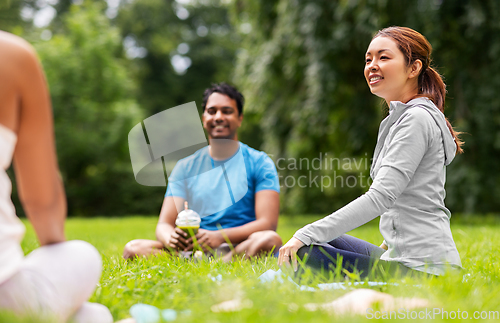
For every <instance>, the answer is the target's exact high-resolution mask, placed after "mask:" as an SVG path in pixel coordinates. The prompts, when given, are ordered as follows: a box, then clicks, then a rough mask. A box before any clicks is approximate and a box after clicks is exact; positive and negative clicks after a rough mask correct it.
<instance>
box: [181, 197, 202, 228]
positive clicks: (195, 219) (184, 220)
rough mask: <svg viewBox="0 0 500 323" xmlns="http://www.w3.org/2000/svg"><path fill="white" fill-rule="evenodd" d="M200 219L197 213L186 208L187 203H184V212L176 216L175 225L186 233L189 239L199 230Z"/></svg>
mask: <svg viewBox="0 0 500 323" xmlns="http://www.w3.org/2000/svg"><path fill="white" fill-rule="evenodd" d="M200 222H201V218H200V215H199V214H198V213H196V212H195V211H193V210H190V209H189V208H188V202H187V201H186V202H184V210H183V211H182V212H180V213H179V215H177V220H175V225H176V226H177V227H178V228H179V229H181V230H182V231H184V232H186V233H187V234H188V235H189V236H190V237H193V236H195V235H196V234H197V233H198V229H199V228H200Z"/></svg>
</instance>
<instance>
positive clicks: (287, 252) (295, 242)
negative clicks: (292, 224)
mask: <svg viewBox="0 0 500 323" xmlns="http://www.w3.org/2000/svg"><path fill="white" fill-rule="evenodd" d="M302 246H304V243H303V242H302V241H300V240H299V239H297V238H293V237H292V239H290V240H289V241H288V242H287V243H286V244H285V245H284V246H283V247H281V248H280V254H279V256H278V265H280V266H281V265H283V264H287V265H289V264H290V259H291V260H292V266H293V270H294V271H297V267H298V266H297V250H299V249H300V247H302Z"/></svg>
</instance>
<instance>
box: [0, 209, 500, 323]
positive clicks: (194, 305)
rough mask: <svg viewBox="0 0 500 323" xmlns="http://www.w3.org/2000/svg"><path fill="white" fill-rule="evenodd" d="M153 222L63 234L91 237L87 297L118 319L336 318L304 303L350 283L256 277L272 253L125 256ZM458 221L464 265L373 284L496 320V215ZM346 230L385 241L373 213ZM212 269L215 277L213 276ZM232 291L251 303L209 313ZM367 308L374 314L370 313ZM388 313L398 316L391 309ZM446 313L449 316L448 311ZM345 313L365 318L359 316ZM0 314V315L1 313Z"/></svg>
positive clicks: (28, 242) (78, 226) (30, 239)
mask: <svg viewBox="0 0 500 323" xmlns="http://www.w3.org/2000/svg"><path fill="white" fill-rule="evenodd" d="M317 218H319V217H318V216H309V217H306V216H296V217H285V216H282V217H281V219H280V224H279V228H278V233H279V234H280V235H281V236H282V237H283V240H284V241H287V240H288V239H289V238H290V237H291V236H292V235H293V233H294V232H295V230H296V229H298V228H300V227H301V226H303V225H304V224H306V223H308V222H310V221H312V220H315V219H317ZM156 221H157V218H156V217H123V218H118V217H110V218H103V217H101V218H93V219H81V218H70V219H68V221H67V224H66V232H67V237H68V239H81V240H86V241H89V242H90V243H92V244H93V245H94V246H96V248H97V249H98V250H99V251H100V252H101V254H102V256H103V267H104V268H103V273H102V277H101V281H100V284H99V286H98V287H97V289H96V291H95V293H94V295H93V296H92V299H91V301H94V302H99V303H102V304H104V305H106V306H108V307H109V309H110V310H111V312H112V314H113V317H114V318H115V320H118V319H123V318H127V317H130V315H129V309H130V307H131V306H132V305H134V304H137V303H145V304H151V305H155V306H157V307H158V308H160V309H174V310H176V311H177V313H178V317H177V321H182V322H183V323H187V322H214V323H215V322H331V321H333V320H335V319H336V317H335V315H332V314H331V313H327V312H322V311H317V312H310V311H307V310H306V309H305V308H304V305H305V304H307V303H324V302H329V301H333V300H334V299H336V298H337V297H339V296H341V295H343V294H345V293H346V292H348V290H349V288H348V290H330V291H315V292H311V291H302V290H299V289H298V288H297V287H296V286H295V285H293V284H292V283H290V282H288V281H285V282H284V283H279V282H272V283H266V284H262V283H260V281H259V279H258V277H259V276H260V275H261V274H262V273H264V272H265V271H267V270H268V269H274V270H277V269H278V266H277V261H276V259H275V258H272V257H271V258H263V259H259V260H254V261H246V260H237V261H234V262H232V263H230V264H225V263H222V262H221V261H219V260H209V259H202V260H199V261H187V260H182V259H179V258H176V257H173V256H170V255H164V256H159V257H154V258H151V259H138V260H135V261H129V262H127V261H124V260H123V259H122V258H121V252H122V250H123V246H124V245H125V243H126V242H128V241H130V240H132V239H137V238H146V239H154V229H155V226H156ZM455 222H456V223H455ZM455 222H454V223H453V224H452V230H453V235H454V238H455V241H456V244H457V247H458V250H459V252H460V255H461V258H462V263H463V266H464V268H465V269H464V270H463V271H462V272H460V273H450V274H448V275H446V276H444V277H440V278H434V279H429V278H412V279H409V278H404V279H395V280H392V281H389V284H387V285H384V286H378V287H375V288H372V289H375V290H378V291H382V292H386V293H389V294H391V295H394V296H402V297H413V296H415V297H420V298H426V299H428V300H429V301H430V303H431V304H432V305H431V306H429V307H428V310H427V311H428V313H433V312H436V314H435V316H434V320H432V321H441V320H442V314H441V312H442V311H447V312H448V317H450V319H451V318H452V317H453V316H458V317H462V318H463V317H464V316H465V315H467V317H468V318H469V320H470V319H471V318H473V316H474V315H481V314H482V315H483V318H484V317H486V316H487V315H490V318H491V321H498V313H499V311H500V297H498V295H500V266H499V263H498V260H497V259H498V254H500V234H499V232H500V230H499V229H500V222H499V221H498V220H497V218H494V217H490V218H486V217H476V218H471V219H470V220H460V221H455ZM25 223H26V222H25ZM350 234H352V235H354V236H356V237H359V238H363V239H365V240H367V241H369V242H372V243H374V244H380V242H381V241H382V237H381V236H380V233H379V231H378V220H374V221H372V222H370V223H368V224H367V225H365V226H363V227H361V228H358V229H356V230H354V231H352V232H351V233H350ZM22 246H23V249H24V251H25V252H26V253H27V252H29V251H31V250H33V249H34V248H36V247H37V242H36V239H35V236H34V234H33V230H32V228H31V227H30V226H29V224H27V233H26V237H25V239H24V241H23V244H22ZM218 275H220V276H218ZM464 275H465V276H464ZM217 276H218V278H219V279H220V280H219V279H216V277H217ZM464 277H466V279H464ZM339 279H340V278H339V277H338V276H337V277H335V275H333V274H331V275H329V276H322V275H317V274H313V273H312V272H310V271H309V270H306V273H305V274H304V279H303V281H301V282H299V284H307V285H309V286H316V285H317V284H318V283H324V282H333V281H339ZM353 279H354V280H355V278H353ZM392 283H395V284H392ZM356 288H360V286H356ZM236 298H239V299H242V300H245V304H247V306H248V307H247V308H244V309H242V310H240V311H236V312H232V313H214V312H212V310H211V307H212V306H213V305H214V304H218V303H221V302H223V301H227V300H231V299H236ZM376 310H377V309H375V311H376ZM420 311H423V312H420ZM437 311H440V313H439V314H438V313H437ZM459 311H460V312H459ZM464 311H467V312H466V313H464ZM476 311H479V312H481V311H486V312H483V313H475V312H476ZM489 311H491V313H489ZM494 311H496V313H494ZM372 313H373V315H375V312H372ZM403 313H404V315H405V317H412V316H413V318H415V317H416V316H417V315H419V314H420V315H421V316H422V317H424V316H425V309H423V310H415V311H414V312H404V311H402V312H398V313H397V315H398V317H399V318H401V317H402V315H403ZM379 314H383V313H379ZM392 315H393V316H392V317H393V318H394V317H396V313H393V314H392ZM495 315H496V316H495ZM371 317H373V316H371ZM429 317H430V314H427V319H423V320H424V321H425V320H429V319H428V318H429ZM444 318H445V321H446V315H445V316H444ZM341 320H342V321H344V320H345V318H343V319H341ZM348 320H349V321H354V322H357V321H370V320H369V319H368V318H367V317H366V316H364V315H358V316H354V317H350V318H348ZM419 320H420V319H419ZM0 321H2V322H3V320H2V315H0ZM486 321H488V320H486ZM23 322H24V321H23Z"/></svg>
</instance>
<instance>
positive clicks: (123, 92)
mask: <svg viewBox="0 0 500 323" xmlns="http://www.w3.org/2000/svg"><path fill="white" fill-rule="evenodd" d="M63 21H64V26H65V30H64V33H57V34H55V35H54V36H53V37H52V39H50V40H49V41H46V42H39V43H37V44H36V49H37V50H38V53H39V55H40V58H41V61H42V64H43V66H44V69H45V71H46V74H47V79H48V82H49V85H50V93H51V97H52V103H53V109H54V121H55V129H56V141H57V148H58V157H59V164H60V168H61V173H62V176H63V179H64V184H65V187H66V193H67V197H68V206H69V213H70V214H82V215H91V214H95V213H103V214H122V213H124V212H127V211H130V210H134V211H142V212H144V204H143V205H141V204H140V203H134V201H133V200H132V198H133V196H134V195H137V194H141V193H142V194H145V193H144V192H141V191H140V190H139V191H138V189H137V188H141V189H142V187H140V186H139V185H137V184H136V183H135V180H134V177H133V174H132V171H131V165H130V159H129V152H128V147H127V134H128V131H129V130H130V129H131V128H132V127H133V126H134V125H135V124H136V123H137V122H140V121H141V120H142V117H143V114H142V112H141V111H140V109H139V107H138V105H137V103H136V101H135V98H134V96H133V94H134V90H135V85H134V82H133V80H132V79H131V77H130V75H129V72H128V63H127V61H126V60H125V59H124V58H123V57H122V46H121V37H120V34H119V30H118V29H117V28H116V27H112V26H111V25H110V22H109V19H108V18H106V17H105V16H104V14H103V13H102V7H101V6H100V5H98V4H88V5H84V6H76V5H75V6H72V7H71V10H70V12H68V14H67V15H66V16H65V17H64V19H63ZM160 194H161V193H160ZM126 210H127V211H126ZM146 210H147V211H150V210H151V209H150V208H149V205H147V208H146Z"/></svg>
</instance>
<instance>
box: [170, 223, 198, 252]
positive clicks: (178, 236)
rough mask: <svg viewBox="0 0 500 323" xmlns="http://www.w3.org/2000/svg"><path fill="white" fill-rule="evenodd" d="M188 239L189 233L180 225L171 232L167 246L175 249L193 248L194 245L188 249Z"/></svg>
mask: <svg viewBox="0 0 500 323" xmlns="http://www.w3.org/2000/svg"><path fill="white" fill-rule="evenodd" d="M188 241H189V239H188V234H187V233H186V232H184V231H182V230H181V229H179V228H178V227H175V229H174V231H173V232H172V233H171V234H170V238H169V239H168V241H167V245H165V247H166V248H169V249H174V250H191V249H193V247H191V249H186V247H187V246H188V245H189V242H188Z"/></svg>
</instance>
